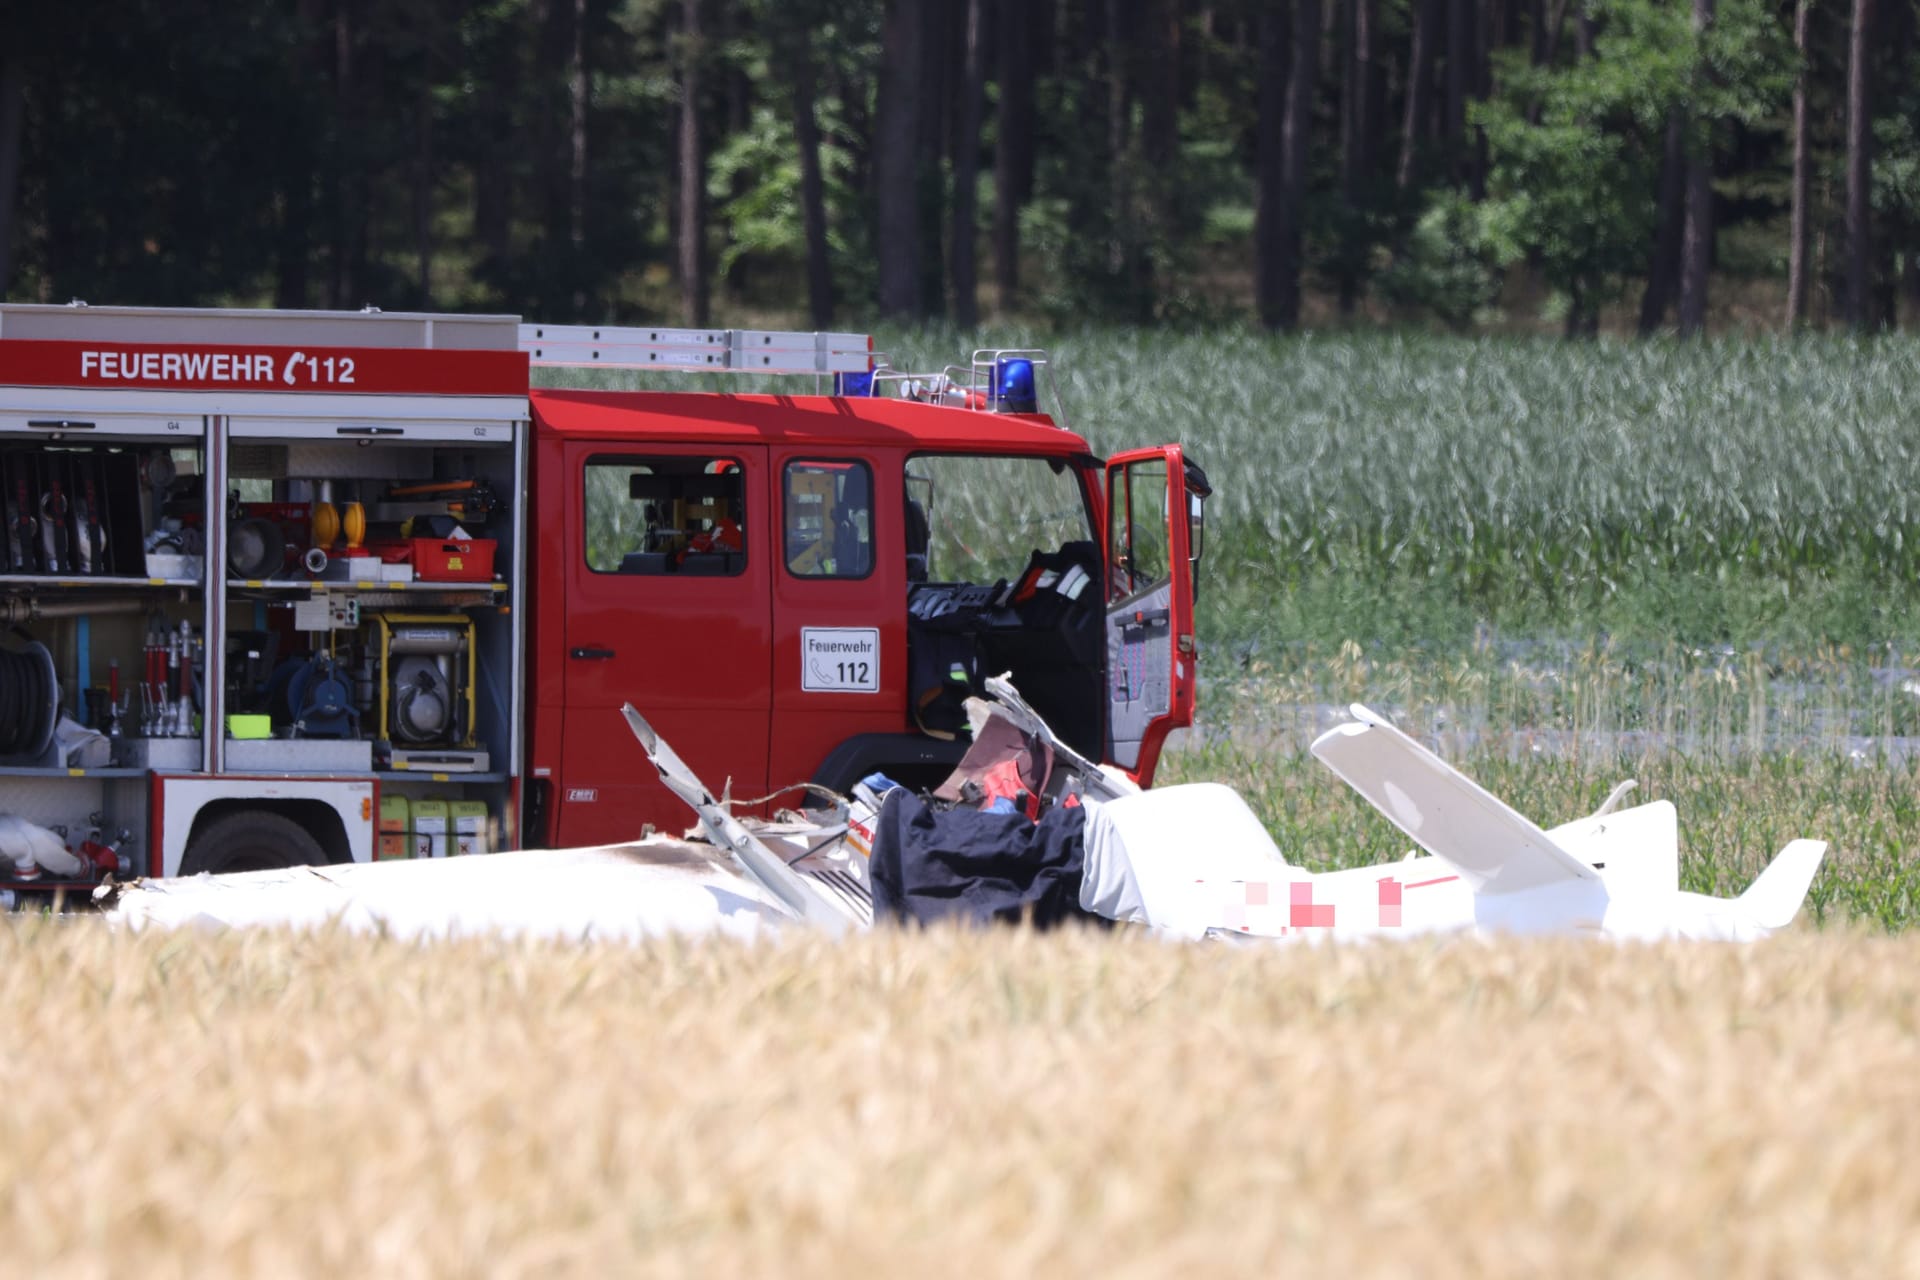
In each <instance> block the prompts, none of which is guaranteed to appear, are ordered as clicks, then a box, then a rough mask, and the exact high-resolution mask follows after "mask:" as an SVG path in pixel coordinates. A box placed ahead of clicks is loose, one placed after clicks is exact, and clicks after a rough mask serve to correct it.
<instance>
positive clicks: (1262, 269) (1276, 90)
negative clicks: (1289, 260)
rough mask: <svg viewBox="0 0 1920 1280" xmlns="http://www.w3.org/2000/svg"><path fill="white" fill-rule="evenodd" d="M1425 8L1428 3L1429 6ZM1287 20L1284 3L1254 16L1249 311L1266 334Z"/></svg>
mask: <svg viewBox="0 0 1920 1280" xmlns="http://www.w3.org/2000/svg"><path fill="white" fill-rule="evenodd" d="M1429 2H1430V3H1431V2H1432V0H1429ZM1291 18H1292V15H1291V13H1290V12H1289V6H1288V4H1287V3H1285V2H1284V0H1274V3H1271V4H1269V5H1267V6H1266V7H1264V8H1263V9H1262V10H1261V12H1260V19H1259V21H1260V77H1259V82H1258V83H1259V87H1260V88H1259V92H1260V99H1259V103H1258V104H1257V107H1256V110H1257V111H1258V114H1259V127H1258V129H1257V130H1256V132H1255V135H1254V136H1255V153H1254V167H1255V182H1256V188H1257V193H1256V196H1255V201H1254V215H1253V274H1254V309H1255V310H1256V311H1258V312H1259V315H1260V323H1261V324H1263V325H1265V326H1266V327H1267V328H1269V329H1277V328H1280V327H1281V320H1282V316H1283V310H1282V308H1283V296H1284V294H1285V292H1286V290H1285V288H1284V287H1283V286H1282V284H1281V279H1282V272H1283V271H1284V270H1285V262H1284V260H1283V259H1284V255H1283V254H1282V252H1281V248H1280V237H1281V235H1282V234H1283V231H1284V223H1283V220H1282V218H1281V213H1280V206H1281V205H1282V204H1283V203H1284V202H1285V200H1286V197H1287V166H1286V155H1287V152H1286V147H1285V145H1284V143H1283V141H1282V133H1283V129H1284V123H1285V120H1286V114H1287V46H1288V43H1289V41H1288V29H1289V25H1290V22H1291Z"/></svg>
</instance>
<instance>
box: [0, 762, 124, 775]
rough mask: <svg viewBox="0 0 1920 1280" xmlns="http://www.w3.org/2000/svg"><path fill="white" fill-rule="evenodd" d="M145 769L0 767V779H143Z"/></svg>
mask: <svg viewBox="0 0 1920 1280" xmlns="http://www.w3.org/2000/svg"><path fill="white" fill-rule="evenodd" d="M146 776H147V771H146V770H145V769H128V768H121V767H120V766H117V765H111V766H108V767H107V768H104V769H73V768H68V767H67V766H66V765H27V764H9V765H0V778H144V777H146Z"/></svg>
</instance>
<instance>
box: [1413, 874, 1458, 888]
mask: <svg viewBox="0 0 1920 1280" xmlns="http://www.w3.org/2000/svg"><path fill="white" fill-rule="evenodd" d="M1459 878H1460V877H1459V876H1441V877H1440V878H1439V879H1437V880H1420V881H1416V882H1415V883H1413V884H1410V885H1408V886H1407V888H1409V889H1424V888H1426V887H1427V886H1428V885H1430V884H1452V883H1453V882H1454V881H1455V880H1458V879H1459Z"/></svg>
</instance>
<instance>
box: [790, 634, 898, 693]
mask: <svg viewBox="0 0 1920 1280" xmlns="http://www.w3.org/2000/svg"><path fill="white" fill-rule="evenodd" d="M800 688H801V690H802V691H804V692H806V693H878V692H880V628H878V627H802V628H801V629H800Z"/></svg>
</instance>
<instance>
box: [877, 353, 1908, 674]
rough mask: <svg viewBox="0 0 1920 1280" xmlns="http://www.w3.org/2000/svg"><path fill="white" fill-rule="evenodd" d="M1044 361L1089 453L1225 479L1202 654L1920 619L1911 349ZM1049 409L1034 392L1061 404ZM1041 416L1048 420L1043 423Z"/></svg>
mask: <svg viewBox="0 0 1920 1280" xmlns="http://www.w3.org/2000/svg"><path fill="white" fill-rule="evenodd" d="M1026 342H1034V343H1038V344H1040V345H1045V346H1047V347H1049V348H1051V349H1052V350H1053V352H1054V353H1055V357H1056V371H1057V373H1058V375H1059V384H1060V390H1061V398H1062V400H1063V401H1064V404H1065V407H1066V410H1067V415H1068V419H1069V422H1070V423H1071V425H1072V426H1073V427H1074V428H1075V429H1076V430H1078V431H1080V432H1082V433H1084V434H1085V435H1087V436H1088V437H1089V438H1090V439H1091V440H1092V442H1093V444H1094V447H1095V449H1096V450H1099V451H1102V452H1107V451H1112V450H1115V449H1119V448H1125V447H1130V446H1135V445H1142V444H1152V443H1159V442H1162V441H1166V440H1178V441H1180V442H1181V443H1182V444H1183V445H1185V446H1186V448H1187V449H1188V451H1189V452H1190V453H1191V454H1192V455H1193V456H1194V457H1196V458H1197V459H1199V460H1200V462H1201V463H1202V464H1203V465H1204V466H1205V467H1206V468H1207V470H1208V472H1209V474H1210V476H1211V478H1212V480H1213V482H1214V486H1215V490H1216V495H1217V496H1216V497H1215V498H1214V499H1213V501H1212V503H1211V504H1210V507H1209V513H1208V522H1209V523H1208V535H1209V537H1208V551H1207V563H1206V565H1205V569H1204V575H1203V576H1204V582H1203V590H1202V615H1203V618H1202V626H1201V630H1202V633H1203V636H1204V637H1205V638H1207V639H1209V640H1211V641H1212V642H1213V643H1214V644H1216V645H1220V644H1225V645H1228V646H1231V647H1238V648H1243V649H1244V648H1246V647H1249V646H1256V647H1259V648H1263V649H1268V650H1270V649H1271V648H1273V647H1274V646H1276V645H1284V644H1288V643H1295V642H1299V641H1303V640H1317V641H1321V642H1324V643H1338V642H1339V641H1341V640H1346V639H1354V640H1360V641H1363V642H1365V641H1390V642H1393V643H1396V644H1418V645H1423V646H1427V647H1440V648H1448V649H1458V648H1461V647H1464V646H1467V645H1470V644H1471V643H1473V641H1474V640H1475V639H1476V638H1477V637H1480V638H1484V636H1485V634H1486V633H1487V631H1488V629H1492V630H1493V631H1494V632H1496V633H1497V634H1499V635H1502V636H1507V637H1520V638H1526V639H1541V638H1546V637H1567V636H1572V637H1578V638H1582V639H1584V638H1587V637H1590V636H1592V635H1594V634H1596V633H1605V634H1608V635H1612V636H1616V637H1619V638H1620V639H1621V640H1622V641H1628V640H1631V641H1632V642H1634V643H1637V644H1640V643H1654V644H1659V643H1664V642H1666V641H1668V640H1679V641H1685V642H1690V643H1732V644H1735V645H1738V646H1742V647H1745V646H1747V645H1751V644H1757V645H1777V644H1785V645H1789V646H1793V647H1796V648H1806V647H1809V646H1814V645H1817V644H1819V643H1821V642H1823V641H1831V642H1836V643H1845V644H1852V645H1856V646H1858V645H1864V644H1867V643H1870V642H1874V641H1879V642H1886V641H1889V640H1892V639H1895V638H1896V637H1897V636H1898V635H1899V634H1900V632H1901V631H1902V630H1905V631H1907V632H1909V633H1911V632H1912V631H1913V630H1914V628H1915V626H1916V624H1920V591H1916V589H1915V585H1914V584H1915V583H1916V581H1920V498H1917V497H1916V494H1920V423H1916V421H1915V417H1916V415H1915V414H1914V413H1913V412H1912V411H1911V410H1909V408H1908V405H1907V400H1908V397H1909V395H1910V394H1911V393H1912V389H1913V388H1914V387H1915V385H1916V377H1915V375H1916V373H1917V372H1920V344H1915V343H1913V342H1911V341H1909V340H1905V339H1897V338H1889V339H1883V340H1874V341H1855V340H1850V339H1841V338H1816V339H1793V340H1786V339H1766V338H1760V339H1752V340H1726V341H1716V342H1705V343H1692V344H1679V343H1673V342H1650V343H1635V344H1626V343H1612V342H1598V343H1586V344H1569V343H1564V342H1557V341H1548V340H1536V341H1529V340H1516V339H1511V338H1498V339H1496V338H1486V339H1463V338H1452V337H1442V336H1437V335H1419V334H1404V333H1402V334H1386V333H1377V334H1376V333H1350V334H1336V335H1312V336H1305V337H1291V338H1268V337H1262V336H1257V335H1250V334H1245V333H1238V332H1223V333H1205V334H1188V335H1177V334H1167V333H1163V332H1158V331H1147V330H1112V329H1108V330H1097V331H1091V330H1090V331H1086V332H1081V333H1065V334H1040V333H1031V332H1029V333H1007V334H994V335H990V336H988V337H978V336H971V335H957V334H946V333H925V334H915V335H889V336H887V337H886V338H885V339H884V340H883V343H882V345H885V346H887V347H888V348H889V349H890V350H891V351H892V352H893V353H894V357H895V359H896V360H897V361H899V362H900V363H903V364H908V365H915V366H919V365H925V366H930V367H938V366H939V365H941V364H944V363H947V362H949V361H951V360H953V359H955V358H956V353H960V352H963V351H965V350H967V349H969V348H971V347H973V346H974V345H976V344H978V345H992V344H995V343H1026ZM1043 401H1044V396H1043ZM1043 407H1048V406H1047V405H1045V404H1044V403H1043Z"/></svg>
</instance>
